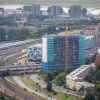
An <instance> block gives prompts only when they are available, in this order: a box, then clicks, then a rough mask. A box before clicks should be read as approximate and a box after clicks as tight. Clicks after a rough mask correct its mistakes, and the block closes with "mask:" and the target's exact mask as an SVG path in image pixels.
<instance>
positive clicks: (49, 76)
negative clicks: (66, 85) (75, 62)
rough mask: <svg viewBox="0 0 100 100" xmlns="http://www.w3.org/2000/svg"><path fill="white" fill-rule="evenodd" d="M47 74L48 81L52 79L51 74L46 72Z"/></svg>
mask: <svg viewBox="0 0 100 100" xmlns="http://www.w3.org/2000/svg"><path fill="white" fill-rule="evenodd" d="M47 75H48V78H49V81H52V80H53V76H52V74H51V73H48V74H47Z"/></svg>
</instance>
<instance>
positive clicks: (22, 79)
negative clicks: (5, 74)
mask: <svg viewBox="0 0 100 100" xmlns="http://www.w3.org/2000/svg"><path fill="white" fill-rule="evenodd" d="M18 77H19V79H20V80H21V81H22V82H23V83H24V84H25V82H24V77H23V75H20V76H18Z"/></svg>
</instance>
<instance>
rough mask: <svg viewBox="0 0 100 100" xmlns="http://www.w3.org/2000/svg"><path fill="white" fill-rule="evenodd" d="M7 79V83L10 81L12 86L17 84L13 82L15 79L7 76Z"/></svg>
mask: <svg viewBox="0 0 100 100" xmlns="http://www.w3.org/2000/svg"><path fill="white" fill-rule="evenodd" d="M5 79H6V80H7V81H9V82H10V83H12V84H16V83H15V81H14V80H13V78H12V77H11V76H7V77H5Z"/></svg>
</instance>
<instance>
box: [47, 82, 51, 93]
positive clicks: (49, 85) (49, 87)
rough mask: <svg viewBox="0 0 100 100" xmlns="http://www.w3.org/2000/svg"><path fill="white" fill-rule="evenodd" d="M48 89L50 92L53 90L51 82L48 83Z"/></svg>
mask: <svg viewBox="0 0 100 100" xmlns="http://www.w3.org/2000/svg"><path fill="white" fill-rule="evenodd" d="M46 89H47V91H49V92H50V91H51V90H52V84H51V83H50V82H48V83H47V86H46Z"/></svg>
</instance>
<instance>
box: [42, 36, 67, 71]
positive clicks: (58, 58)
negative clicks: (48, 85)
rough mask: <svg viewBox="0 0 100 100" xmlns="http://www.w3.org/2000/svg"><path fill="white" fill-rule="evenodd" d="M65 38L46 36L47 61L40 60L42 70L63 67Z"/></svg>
mask: <svg viewBox="0 0 100 100" xmlns="http://www.w3.org/2000/svg"><path fill="white" fill-rule="evenodd" d="M50 39H51V40H50ZM65 39H66V38H65V36H53V37H47V62H42V67H41V68H42V70H59V69H64V68H65Z"/></svg>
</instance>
